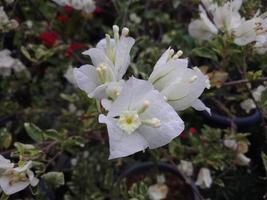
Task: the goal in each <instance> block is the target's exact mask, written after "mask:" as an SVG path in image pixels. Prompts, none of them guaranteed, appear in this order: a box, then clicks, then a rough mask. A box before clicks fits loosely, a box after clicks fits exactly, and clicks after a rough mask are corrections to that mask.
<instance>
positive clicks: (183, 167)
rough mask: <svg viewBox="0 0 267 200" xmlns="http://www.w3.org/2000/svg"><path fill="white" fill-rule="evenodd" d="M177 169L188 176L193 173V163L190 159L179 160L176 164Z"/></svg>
mask: <svg viewBox="0 0 267 200" xmlns="http://www.w3.org/2000/svg"><path fill="white" fill-rule="evenodd" d="M177 167H178V169H179V171H180V172H181V173H183V174H184V175H186V176H188V177H190V176H192V175H193V172H194V168H193V164H192V162H190V161H186V160H181V161H180V163H179V165H178V166H177Z"/></svg>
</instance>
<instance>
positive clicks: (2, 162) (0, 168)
mask: <svg viewBox="0 0 267 200" xmlns="http://www.w3.org/2000/svg"><path fill="white" fill-rule="evenodd" d="M13 167H14V164H13V163H11V162H10V160H8V159H5V158H4V157H3V156H2V155H0V174H2V173H3V172H4V171H5V170H7V169H10V168H13Z"/></svg>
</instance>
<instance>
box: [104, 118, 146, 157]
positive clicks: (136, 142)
mask: <svg viewBox="0 0 267 200" xmlns="http://www.w3.org/2000/svg"><path fill="white" fill-rule="evenodd" d="M99 122H100V123H105V124H106V125H107V128H108V135H109V146H110V147H109V148H110V156H109V159H114V158H120V157H125V156H128V155H131V154H134V153H136V152H138V151H142V150H144V149H146V148H147V147H148V144H147V141H146V140H145V139H144V138H143V137H142V136H141V135H140V134H138V133H135V132H133V133H132V134H127V133H125V132H123V131H122V130H121V129H120V128H119V127H118V125H117V123H116V121H115V119H112V118H109V117H106V116H104V115H100V116H99Z"/></svg>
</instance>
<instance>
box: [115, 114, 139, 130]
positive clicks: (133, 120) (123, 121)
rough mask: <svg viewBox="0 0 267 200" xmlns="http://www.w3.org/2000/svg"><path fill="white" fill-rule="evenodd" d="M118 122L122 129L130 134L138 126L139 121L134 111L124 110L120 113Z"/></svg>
mask: <svg viewBox="0 0 267 200" xmlns="http://www.w3.org/2000/svg"><path fill="white" fill-rule="evenodd" d="M118 124H119V126H120V128H121V129H122V130H124V131H125V132H126V133H128V134H130V133H132V132H134V131H135V130H136V129H137V128H139V126H140V125H141V121H140V119H139V115H138V113H137V112H136V111H125V112H123V113H122V114H121V116H120V118H119V121H118Z"/></svg>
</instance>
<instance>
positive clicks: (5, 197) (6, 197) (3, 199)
mask: <svg viewBox="0 0 267 200" xmlns="http://www.w3.org/2000/svg"><path fill="white" fill-rule="evenodd" d="M8 198H9V196H8V195H6V194H5V193H4V192H3V193H2V195H1V198H0V200H8Z"/></svg>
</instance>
